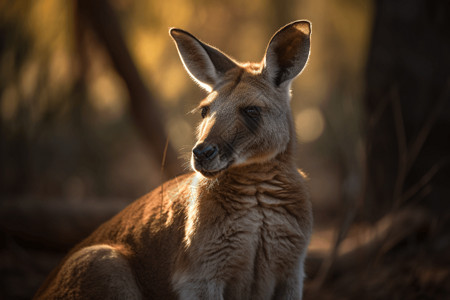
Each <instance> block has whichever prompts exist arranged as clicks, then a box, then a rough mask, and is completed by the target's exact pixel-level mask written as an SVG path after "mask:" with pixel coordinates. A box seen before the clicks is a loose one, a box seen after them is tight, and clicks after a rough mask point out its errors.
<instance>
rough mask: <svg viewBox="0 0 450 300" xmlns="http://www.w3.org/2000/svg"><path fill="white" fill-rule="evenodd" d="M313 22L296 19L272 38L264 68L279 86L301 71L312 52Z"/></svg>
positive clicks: (265, 57) (265, 56)
mask: <svg viewBox="0 0 450 300" xmlns="http://www.w3.org/2000/svg"><path fill="white" fill-rule="evenodd" d="M310 37H311V23H310V22H309V21H305V20H302V21H295V22H292V23H290V24H287V25H286V26H284V27H282V28H281V29H280V30H279V31H278V32H276V33H275V34H274V36H273V37H272V39H271V40H270V42H269V44H268V46H267V49H266V54H265V55H264V60H263V70H264V72H265V73H266V74H267V76H268V77H269V79H270V80H271V81H272V82H273V83H274V84H275V85H277V86H279V85H281V84H283V83H286V82H290V81H291V80H292V79H294V78H295V77H296V76H297V75H298V74H300V73H301V71H302V70H303V68H304V67H305V65H306V62H307V61H308V57H309V52H310Z"/></svg>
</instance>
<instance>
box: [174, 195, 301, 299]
mask: <svg viewBox="0 0 450 300" xmlns="http://www.w3.org/2000/svg"><path fill="white" fill-rule="evenodd" d="M205 206H206V207H199V208H197V209H198V210H197V211H195V212H191V213H194V215H195V217H194V218H193V219H192V220H189V218H190V216H188V224H187V232H186V234H187V236H188V238H187V240H186V241H185V242H186V243H187V247H186V256H187V257H186V258H187V259H186V268H185V269H184V272H183V273H184V276H185V277H189V278H190V280H192V277H198V280H204V279H208V280H212V281H214V282H215V281H219V282H222V284H223V289H224V293H225V294H227V295H228V296H229V297H227V298H230V299H240V298H243V299H245V298H247V297H248V296H249V295H256V294H261V295H268V294H272V293H273V290H274V289H275V286H276V284H277V283H279V282H280V281H282V280H283V279H284V278H286V277H288V276H291V275H292V273H295V272H297V271H298V270H297V269H298V265H299V260H300V256H301V255H302V252H303V248H304V245H305V244H306V243H305V238H304V236H303V232H302V230H301V228H300V225H299V220H298V219H297V217H296V215H295V214H294V213H292V211H291V210H292V209H295V204H293V203H292V200H290V201H286V200H281V199H278V198H275V197H273V196H271V195H269V194H268V193H264V192H256V193H254V194H253V195H236V194H230V195H226V196H222V197H218V198H216V199H214V201H209V202H207V203H206V204H205ZM189 222H192V223H193V224H189ZM179 274H180V273H179ZM178 278H181V277H179V276H178ZM194 280H195V279H194Z"/></svg>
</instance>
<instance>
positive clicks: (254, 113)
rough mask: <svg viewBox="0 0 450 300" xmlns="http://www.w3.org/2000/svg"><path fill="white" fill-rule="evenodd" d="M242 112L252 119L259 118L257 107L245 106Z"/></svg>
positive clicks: (259, 111)
mask: <svg viewBox="0 0 450 300" xmlns="http://www.w3.org/2000/svg"><path fill="white" fill-rule="evenodd" d="M243 111H244V113H245V114H246V115H247V116H249V117H250V118H252V119H258V118H259V117H260V116H261V108H259V107H257V106H247V107H245V108H244V109H243Z"/></svg>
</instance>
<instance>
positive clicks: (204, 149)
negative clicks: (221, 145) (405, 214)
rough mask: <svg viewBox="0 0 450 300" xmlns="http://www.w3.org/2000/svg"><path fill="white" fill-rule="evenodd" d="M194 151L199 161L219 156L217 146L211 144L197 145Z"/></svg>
mask: <svg viewBox="0 0 450 300" xmlns="http://www.w3.org/2000/svg"><path fill="white" fill-rule="evenodd" d="M192 152H193V153H194V157H195V159H196V160H197V161H202V160H212V159H213V158H214V157H216V156H217V153H218V150H217V146H215V145H211V144H205V143H201V144H199V145H197V146H196V147H195V148H194V149H193V150H192Z"/></svg>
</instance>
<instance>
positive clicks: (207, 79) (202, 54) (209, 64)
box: [169, 28, 237, 91]
mask: <svg viewBox="0 0 450 300" xmlns="http://www.w3.org/2000/svg"><path fill="white" fill-rule="evenodd" d="M169 33H170V35H171V36H172V38H173V39H174V41H175V43H176V45H177V49H178V53H179V54H180V58H181V61H182V62H183V65H184V67H185V69H186V71H187V72H188V73H189V75H191V77H192V78H193V79H194V80H195V81H196V82H197V83H198V84H199V85H200V86H201V87H202V88H204V89H206V90H207V91H211V90H212V89H213V87H214V85H216V84H217V82H218V81H219V80H220V78H221V77H222V76H223V75H224V74H225V73H226V72H227V71H228V70H230V69H232V68H234V67H236V66H237V65H236V63H235V62H234V61H233V60H231V58H229V57H228V56H226V55H225V54H224V53H222V52H221V51H220V50H218V49H216V48H214V47H211V46H209V45H207V44H205V43H202V42H201V41H199V40H198V39H197V38H196V37H194V36H193V35H192V34H190V33H188V32H186V31H184V30H181V29H177V28H171V29H170V31H169Z"/></svg>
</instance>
